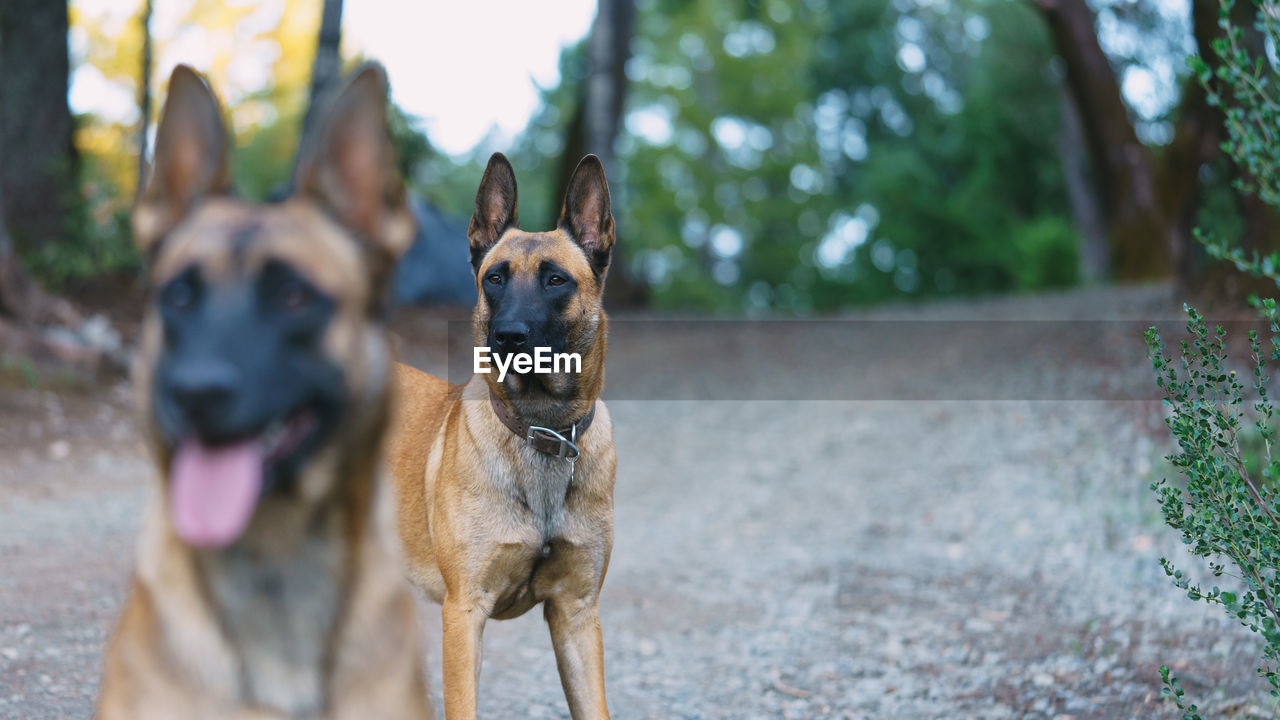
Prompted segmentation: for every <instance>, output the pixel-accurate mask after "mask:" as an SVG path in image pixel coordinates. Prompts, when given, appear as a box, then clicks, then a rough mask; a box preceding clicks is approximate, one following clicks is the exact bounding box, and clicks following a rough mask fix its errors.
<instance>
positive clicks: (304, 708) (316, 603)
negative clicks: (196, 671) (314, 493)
mask: <svg viewBox="0 0 1280 720" xmlns="http://www.w3.org/2000/svg"><path fill="white" fill-rule="evenodd" d="M375 479H376V478H375V468H374V467H367V468H361V469H359V470H358V471H356V473H355V474H352V475H347V476H345V477H344V479H343V480H342V481H341V482H340V484H339V485H338V486H337V487H336V488H335V489H334V491H333V493H332V494H331V496H330V497H326V498H323V499H321V500H319V501H318V502H315V503H300V502H298V501H297V500H296V499H295V498H289V497H283V496H275V497H273V496H271V495H268V496H266V497H264V498H263V499H262V500H261V501H260V504H259V507H258V509H257V511H256V513H255V518H254V521H253V523H251V525H250V527H249V528H248V529H247V531H246V533H245V535H244V536H243V537H242V538H241V539H240V540H239V541H237V542H236V543H235V544H234V545H232V546H230V547H228V548H226V549H223V550H218V551H198V552H193V553H192V558H193V560H194V564H195V566H196V568H198V572H199V575H200V577H201V580H202V581H203V583H204V586H205V587H206V589H207V592H206V598H207V602H208V603H209V604H210V606H211V607H210V610H211V611H212V613H213V614H214V616H215V617H216V618H217V619H218V622H219V625H220V626H221V628H222V631H223V634H224V635H225V637H226V641H227V643H228V644H229V645H230V647H231V648H232V651H233V653H234V655H235V656H236V657H237V660H238V664H239V669H240V686H241V694H242V695H243V696H244V698H245V700H247V701H249V702H251V703H256V704H261V705H264V706H266V707H271V708H278V709H280V710H283V711H287V712H289V713H292V714H297V715H309V714H314V713H319V712H320V711H322V710H323V708H324V704H325V701H326V698H325V688H326V686H327V684H328V683H327V682H326V674H327V672H328V668H329V667H330V665H331V664H332V662H331V661H332V658H331V657H330V656H329V655H330V651H331V648H332V647H333V642H332V638H333V636H334V633H336V632H338V630H339V628H338V626H339V623H340V622H341V613H342V608H343V607H344V605H345V601H346V593H347V592H348V591H349V588H350V586H351V584H352V580H353V578H352V577H351V575H352V573H353V572H354V568H355V566H356V564H355V562H354V557H355V555H356V553H358V552H359V544H360V542H361V541H362V539H363V538H362V537H361V528H364V527H366V526H367V524H368V522H367V521H368V519H369V518H368V515H369V513H370V503H369V502H368V501H367V498H365V499H362V498H353V497H351V496H352V495H368V494H369V493H367V492H366V491H365V489H366V488H371V485H372V483H373V482H374V481H375Z"/></svg>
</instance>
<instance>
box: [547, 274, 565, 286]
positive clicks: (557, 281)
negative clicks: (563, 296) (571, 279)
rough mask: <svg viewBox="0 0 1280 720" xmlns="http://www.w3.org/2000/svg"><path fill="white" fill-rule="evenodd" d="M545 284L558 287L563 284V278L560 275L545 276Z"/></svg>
mask: <svg viewBox="0 0 1280 720" xmlns="http://www.w3.org/2000/svg"><path fill="white" fill-rule="evenodd" d="M547 284H548V285H550V286H551V287H560V286H561V285H563V284H564V278H562V277H560V276H559V275H552V276H551V277H549V278H547Z"/></svg>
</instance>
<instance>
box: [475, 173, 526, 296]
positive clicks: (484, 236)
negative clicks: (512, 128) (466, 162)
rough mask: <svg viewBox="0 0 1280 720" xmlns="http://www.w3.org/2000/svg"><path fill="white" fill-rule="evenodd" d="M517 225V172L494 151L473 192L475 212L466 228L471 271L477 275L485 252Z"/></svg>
mask: <svg viewBox="0 0 1280 720" xmlns="http://www.w3.org/2000/svg"><path fill="white" fill-rule="evenodd" d="M515 226H516V173H515V171H514V170H512V169H511V163H509V162H507V156H506V155H503V154H502V153H500V152H496V153H494V154H493V155H491V156H490V157H489V164H488V166H486V167H485V169H484V177H483V178H481V179H480V189H479V190H477V191H476V210H475V212H474V213H472V215H471V225H470V226H468V228H467V241H468V242H469V243H470V245H471V268H472V270H473V271H474V272H480V261H481V260H482V259H484V255H485V253H487V252H489V249H490V248H492V247H493V246H494V245H497V244H498V240H499V239H500V238H501V237H502V234H503V233H504V232H506V231H507V230H509V229H511V228H513V227H515Z"/></svg>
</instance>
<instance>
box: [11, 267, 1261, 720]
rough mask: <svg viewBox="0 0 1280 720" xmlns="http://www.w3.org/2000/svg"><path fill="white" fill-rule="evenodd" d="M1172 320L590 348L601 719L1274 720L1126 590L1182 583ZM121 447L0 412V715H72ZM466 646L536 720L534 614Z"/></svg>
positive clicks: (637, 325)
mask: <svg viewBox="0 0 1280 720" xmlns="http://www.w3.org/2000/svg"><path fill="white" fill-rule="evenodd" d="M1177 308H1178V305H1177V304H1176V303H1174V302H1173V301H1172V294H1171V293H1170V292H1168V291H1167V289H1164V288H1159V287H1155V288H1139V289H1125V290H1091V291H1082V292H1076V293H1070V294H1062V295H1053V296H1041V297H1035V298H1017V299H1003V300H987V301H980V302H967V303H951V304H945V305H930V306H920V307H902V308H888V309H881V310H877V311H874V312H869V313H863V314H858V315H851V316H848V317H846V318H842V322H831V321H827V322H825V323H823V322H815V323H773V324H763V325H762V324H758V323H728V322H706V321H683V322H676V321H673V320H672V319H670V318H658V317H653V316H645V317H635V318H628V319H627V321H623V322H618V323H615V330H614V340H613V342H612V343H611V347H610V360H609V397H610V400H609V406H610V411H611V413H612V415H613V418H614V424H615V434H616V440H617V443H618V463H619V473H618V486H617V496H616V500H617V503H616V507H617V510H616V513H617V533H616V545H615V550H614V556H613V563H612V565H611V567H610V573H609V577H608V579H607V580H606V582H605V589H604V595H603V599H602V613H603V616H602V621H603V624H604V630H605V648H606V676H607V678H606V679H607V684H608V688H609V696H610V706H611V708H612V709H613V712H614V717H616V718H619V719H621V720H626V719H628V718H724V719H733V720H743V719H749V718H778V717H782V718H827V717H832V718H892V719H899V718H905V719H910V718H975V719H977V718H1051V719H1056V720H1066V719H1067V718H1161V717H1167V718H1174V717H1177V716H1178V715H1177V713H1176V712H1174V711H1171V710H1170V708H1169V707H1168V706H1167V705H1166V704H1165V703H1164V702H1163V701H1162V700H1161V698H1160V694H1159V679H1158V675H1157V673H1156V668H1157V667H1158V666H1159V665H1160V664H1161V663H1167V664H1170V665H1172V666H1173V667H1174V668H1175V669H1176V670H1177V671H1178V673H1179V674H1180V675H1181V677H1182V679H1183V683H1184V685H1185V686H1186V687H1187V689H1188V692H1189V693H1190V694H1192V695H1194V696H1195V697H1196V699H1197V700H1200V701H1201V704H1202V706H1204V705H1207V706H1209V707H1210V708H1211V709H1213V710H1214V714H1215V715H1216V716H1227V717H1238V718H1239V717H1272V716H1274V715H1275V706H1274V705H1272V704H1271V701H1270V700H1269V699H1267V698H1266V694H1265V692H1264V691H1263V690H1262V684H1261V683H1260V681H1258V680H1257V679H1255V678H1254V677H1252V672H1251V668H1252V667H1253V661H1254V655H1255V651H1256V648H1255V647H1254V645H1253V644H1252V642H1251V639H1250V637H1249V634H1248V633H1247V631H1244V630H1243V629H1242V628H1238V627H1235V626H1233V625H1232V624H1231V623H1229V622H1227V621H1226V620H1225V619H1223V618H1222V617H1221V613H1219V612H1217V611H1216V610H1214V609H1212V608H1206V607H1205V606H1203V605H1196V604H1193V603H1191V602H1189V601H1187V600H1186V599H1185V597H1183V596H1181V595H1180V594H1179V593H1178V592H1177V591H1176V590H1175V589H1173V588H1171V587H1170V586H1169V584H1168V581H1167V579H1166V578H1165V577H1164V575H1163V572H1162V571H1161V570H1160V568H1159V566H1158V564H1157V562H1156V561H1157V558H1158V557H1160V556H1161V555H1169V556H1171V557H1174V558H1182V557H1185V554H1184V553H1183V552H1182V550H1181V549H1180V545H1179V543H1178V542H1177V538H1176V537H1175V536H1173V535H1172V533H1171V532H1169V531H1168V530H1167V529H1165V528H1163V526H1162V525H1161V524H1160V521H1159V518H1158V516H1157V509H1156V506H1155V503H1154V501H1153V499H1152V497H1151V494H1150V492H1149V491H1148V490H1147V485H1148V483H1150V481H1151V480H1152V479H1154V477H1155V476H1156V475H1158V474H1159V473H1160V472H1161V469H1162V465H1161V461H1160V460H1159V457H1160V455H1162V454H1163V453H1164V452H1165V451H1166V450H1167V445H1168V441H1167V439H1166V436H1165V434H1164V431H1163V427H1162V425H1161V423H1160V417H1161V415H1160V413H1161V408H1160V405H1159V403H1158V402H1155V401H1153V400H1152V397H1153V396H1152V394H1151V389H1150V383H1151V380H1150V375H1149V370H1148V366H1147V365H1146V363H1145V359H1144V357H1143V350H1142V346H1141V341H1140V335H1139V334H1138V333H1140V330H1141V328H1142V327H1145V326H1146V324H1149V321H1152V320H1160V321H1162V325H1163V326H1166V327H1171V328H1172V327H1177V326H1178V325H1179V324H1180V323H1179V321H1178V320H1177V318H1178V312H1177ZM442 317H455V318H456V317H460V315H459V314H458V313H452V314H445V315H441V314H439V313H409V314H406V315H405V316H403V317H401V318H400V320H399V327H401V329H402V330H403V335H404V337H405V341H404V343H403V345H402V351H403V353H404V355H405V357H406V358H407V359H408V361H410V362H412V363H414V364H418V365H421V366H424V367H427V368H430V369H435V370H437V371H439V370H441V369H442V368H443V367H444V364H445V362H446V360H447V354H446V352H445V351H444V345H445V343H444V338H445V337H446V335H447V332H448V326H447V325H446V323H445V322H444V320H442V319H441V318H442ZM973 318H980V319H982V320H984V321H987V322H980V323H975V322H961V321H963V320H972V319H973ZM1064 320H1069V321H1072V322H1057V321H1064ZM1085 321H1088V322H1085ZM801 343H804V344H805V347H804V350H805V352H806V353H807V354H801ZM456 345H457V344H456V343H455V347H454V348H453V350H454V351H455V354H456V351H458V348H457V347H456ZM685 398H696V399H685ZM130 418H131V415H130V412H129V410H128V388H127V387H125V386H124V385H123V384H118V385H112V386H109V387H105V388H103V389H100V390H96V391H93V392H90V393H83V392H82V393H71V392H63V393H53V392H46V391H32V390H8V391H5V390H0V488H3V494H0V717H4V718H24V719H25V718H62V717H87V716H88V713H89V710H90V707H91V703H92V698H93V696H94V693H95V688H96V676H97V668H98V662H99V656H100V654H101V650H102V644H103V642H104V640H105V637H106V632H107V630H108V628H109V626H110V624H111V622H112V620H113V618H114V615H115V613H116V612H117V611H118V608H119V604H120V601H121V599H122V593H123V589H124V580H125V577H126V575H127V573H128V570H129V567H130V564H131V554H132V550H133V536H134V533H135V531H136V527H137V522H138V518H139V516H140V508H141V507H142V504H143V503H144V502H145V500H146V497H147V495H148V494H149V489H148V483H149V480H148V477H149V473H150V469H149V466H148V464H147V461H146V458H145V456H144V454H143V452H142V449H141V446H140V444H139V442H138V441H137V433H136V428H135V427H134V425H133V423H132V421H131V419H130ZM1188 564H1189V565H1190V561H1189V560H1188ZM423 612H424V619H425V622H424V625H425V626H426V630H425V632H426V633H427V636H428V646H429V647H430V648H431V650H430V653H431V657H430V663H431V668H432V673H433V675H436V676H438V672H439V610H438V608H436V607H434V606H428V605H423ZM485 643H486V651H485V666H484V672H483V677H482V680H481V703H480V710H481V713H480V714H481V716H483V717H490V718H502V717H530V718H567V717H568V712H567V710H566V708H565V704H564V700H563V697H562V695H561V691H560V686H559V681H558V679H557V677H556V672H555V663H554V659H553V656H552V653H551V647H550V641H549V639H548V636H547V633H546V629H545V626H544V624H543V622H542V619H541V615H540V613H537V612H531V613H529V614H528V615H526V616H525V617H523V618H520V619H517V620H513V621H509V622H494V623H491V624H490V625H489V627H488V629H487V631H486V634H485ZM435 693H436V695H437V698H438V697H439V680H438V677H437V680H436V688H435Z"/></svg>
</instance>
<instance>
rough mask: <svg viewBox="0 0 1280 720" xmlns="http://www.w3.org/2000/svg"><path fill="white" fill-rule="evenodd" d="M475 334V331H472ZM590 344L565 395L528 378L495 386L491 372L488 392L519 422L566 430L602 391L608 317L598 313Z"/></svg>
mask: <svg viewBox="0 0 1280 720" xmlns="http://www.w3.org/2000/svg"><path fill="white" fill-rule="evenodd" d="M476 332H477V333H478V331H476ZM590 337H591V339H590V340H589V341H588V342H589V343H590V344H589V346H587V347H586V348H584V349H583V350H581V351H578V350H576V349H575V350H574V351H575V352H580V354H581V357H582V372H581V373H579V374H578V375H577V377H576V378H574V381H573V383H572V385H571V386H570V390H569V392H567V393H565V394H563V395H560V394H553V393H551V392H549V391H548V390H547V389H546V388H545V387H544V386H543V385H542V383H541V382H539V381H538V380H537V379H536V378H537V376H536V375H535V376H533V377H532V378H508V379H507V381H506V382H505V383H499V382H498V381H497V379H496V378H497V376H496V375H494V374H493V373H489V374H487V375H484V376H483V377H484V381H485V382H486V383H487V384H488V386H489V391H490V392H491V393H493V394H494V396H495V397H497V398H498V400H499V401H501V402H502V404H503V405H505V406H506V407H507V408H508V409H509V410H510V411H511V414H512V415H513V416H515V417H516V418H518V419H519V420H520V421H522V422H524V423H526V424H529V425H537V426H540V427H549V428H567V427H569V426H571V425H574V424H575V423H577V422H578V421H580V420H582V418H583V417H585V416H586V415H587V414H588V413H590V412H591V409H592V408H594V407H595V404H596V401H597V400H599V399H600V394H601V392H602V391H603V390H604V358H605V349H606V347H607V343H608V318H607V317H606V316H605V315H604V314H603V313H601V314H600V319H599V323H598V325H597V326H596V327H595V328H594V329H593V331H592V333H591V336H590Z"/></svg>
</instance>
